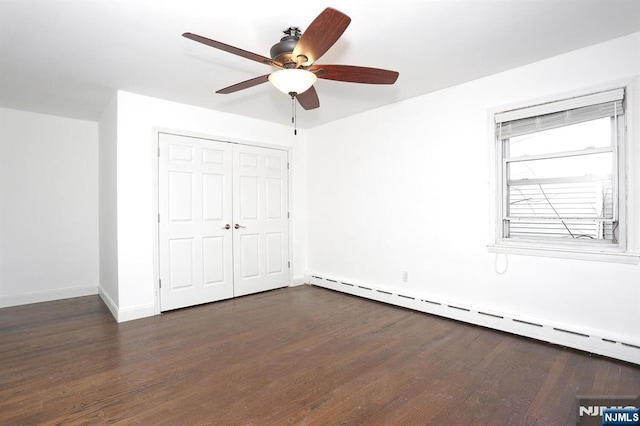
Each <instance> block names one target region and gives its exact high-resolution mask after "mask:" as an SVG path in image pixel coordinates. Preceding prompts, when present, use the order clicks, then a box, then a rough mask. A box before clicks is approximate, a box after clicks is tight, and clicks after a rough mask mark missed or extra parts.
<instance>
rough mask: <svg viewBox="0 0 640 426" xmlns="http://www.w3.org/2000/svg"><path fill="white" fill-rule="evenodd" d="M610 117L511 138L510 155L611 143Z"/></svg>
mask: <svg viewBox="0 0 640 426" xmlns="http://www.w3.org/2000/svg"><path fill="white" fill-rule="evenodd" d="M611 123H612V119H611V118H610V117H605V118H600V119H598V120H592V121H586V122H584V123H578V124H573V125H570V126H565V127H560V128H557V129H551V130H545V131H542V132H537V133H530V134H528V135H522V136H516V137H513V138H511V139H509V142H508V144H509V157H520V156H523V155H537V154H550V153H554V152H563V151H579V150H582V149H585V148H589V147H595V148H601V147H607V146H610V145H611Z"/></svg>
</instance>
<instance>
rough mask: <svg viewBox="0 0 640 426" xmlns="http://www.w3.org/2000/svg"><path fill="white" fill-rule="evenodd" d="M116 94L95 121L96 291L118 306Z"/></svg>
mask: <svg viewBox="0 0 640 426" xmlns="http://www.w3.org/2000/svg"><path fill="white" fill-rule="evenodd" d="M117 116H118V97H117V95H116V94H115V93H114V95H113V98H112V99H111V101H110V102H109V104H108V105H107V107H106V108H105V110H104V111H103V113H102V116H101V117H100V121H99V122H98V125H99V129H100V142H99V232H100V262H99V263H100V295H101V296H102V298H103V299H104V300H105V303H107V306H109V308H111V309H114V307H115V306H118V303H119V298H118V224H117V215H118V209H117V207H118V203H117V191H118V186H117V171H118V169H117V162H116V159H117V142H118V140H117V135H118V121H117Z"/></svg>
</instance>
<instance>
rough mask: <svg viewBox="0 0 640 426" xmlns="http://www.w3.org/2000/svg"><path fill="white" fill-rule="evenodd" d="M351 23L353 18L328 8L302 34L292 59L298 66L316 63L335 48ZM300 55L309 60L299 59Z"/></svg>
mask: <svg viewBox="0 0 640 426" xmlns="http://www.w3.org/2000/svg"><path fill="white" fill-rule="evenodd" d="M350 22H351V18H349V17H348V16H347V15H345V14H344V13H342V12H340V11H338V10H336V9H333V8H331V7H328V8H326V9H325V10H324V11H322V13H321V14H320V15H318V16H317V17H316V19H314V20H313V22H312V23H311V24H310V25H309V27H308V28H307V30H306V31H305V32H304V33H302V36H301V37H300V40H298V43H297V44H296V47H295V48H294V49H293V54H292V56H291V58H292V59H293V60H294V61H296V62H297V63H298V66H301V65H304V66H307V65H310V64H312V63H314V62H315V61H317V60H318V59H319V58H320V57H321V56H322V55H324V54H325V52H326V51H327V50H329V48H330V47H331V46H333V44H334V43H335V42H336V41H337V40H338V39H339V38H340V36H341V35H342V33H343V32H344V30H346V29H347V27H348V26H349V23H350ZM300 55H304V56H306V57H307V59H306V60H299V59H297V58H298V56H300Z"/></svg>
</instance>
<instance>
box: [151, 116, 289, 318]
mask: <svg viewBox="0 0 640 426" xmlns="http://www.w3.org/2000/svg"><path fill="white" fill-rule="evenodd" d="M161 133H166V134H170V135H176V136H184V137H188V138H198V139H207V140H211V141H215V142H225V143H230V144H237V145H248V146H255V147H260V148H271V149H278V150H280V151H286V152H287V163H288V165H289V167H288V168H287V186H288V188H287V192H288V195H289V197H288V198H289V199H288V203H287V204H288V206H287V208H288V211H289V213H291V211H292V206H293V202H292V199H293V197H292V195H293V191H292V189H293V183H292V182H293V181H292V173H291V171H292V170H293V158H292V155H291V154H292V148H291V147H289V146H284V145H276V144H270V143H264V142H257V141H248V140H244V139H238V138H231V137H228V136H216V135H211V134H206V133H199V132H191V131H187V130H177V129H172V128H166V127H157V126H154V127H153V128H152V143H151V155H150V158H151V162H152V169H151V171H152V173H153V176H152V178H153V187H152V189H151V190H152V202H153V209H152V217H151V218H150V220H151V223H152V224H153V226H152V229H153V235H152V237H153V242H152V246H153V292H154V298H153V299H154V314H155V315H160V314H161V311H160V232H159V227H158V216H159V214H160V200H159V190H160V175H159V173H160V167H159V163H158V162H159V155H158V152H159V151H158V150H159V148H160V143H159V139H160V134H161ZM287 225H288V234H289V238H288V239H289V262H290V265H291V266H290V267H289V271H288V272H289V273H288V281H289V283H288V285H289V286H291V285H292V283H293V261H292V258H293V254H292V252H293V232H292V230H291V217H289V221H288V223H287Z"/></svg>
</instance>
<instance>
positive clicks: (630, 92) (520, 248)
mask: <svg viewBox="0 0 640 426" xmlns="http://www.w3.org/2000/svg"><path fill="white" fill-rule="evenodd" d="M638 80H640V77H638V76H636V77H634V78H632V79H626V80H624V81H618V82H612V83H610V84H607V85H603V86H600V87H592V88H588V89H584V90H580V91H575V92H572V93H566V94H563V95H557V96H550V97H546V98H543V99H536V100H532V101H524V102H520V103H517V104H512V105H507V106H502V107H497V108H492V109H490V110H489V111H488V126H489V134H490V150H489V152H490V158H489V161H490V165H489V170H490V179H489V182H490V194H491V195H492V196H491V197H490V198H491V205H490V230H489V231H490V235H489V244H488V245H487V247H488V250H489V252H491V253H509V254H522V255H533V256H544V257H562V258H570V259H581V260H596V261H606V262H619V263H632V264H638V263H640V253H639V250H638V240H639V236H638V231H639V230H640V227H639V226H638V224H639V223H638V222H639V221H640V218H639V213H640V212H639V211H638V198H639V196H638V190H639V189H640V185H639V184H638V183H637V182H638V178H639V177H640V173H638V166H639V165H640V161H639V160H640V147H639V145H640V143H639V141H640V137H639V135H640V130H639V123H638V121H639V120H638V110H639V109H638V103H639V102H638V100H639V99H638V98H640V94H639V93H638V87H639V84H638ZM615 89H624V100H623V103H624V115H623V119H622V120H618V128H617V133H618V135H617V136H618V138H617V139H618V140H617V143H615V146H612V147H611V152H612V153H613V155H614V156H617V158H618V161H617V162H616V161H614V163H616V164H617V170H615V167H614V170H612V182H613V185H614V193H615V194H616V195H617V200H618V201H617V203H615V204H616V205H617V212H615V215H616V216H617V221H618V241H617V243H606V242H603V241H601V240H598V241H593V240H586V241H585V240H577V239H574V240H566V241H560V240H559V241H553V240H549V241H547V240H544V239H542V238H540V239H536V238H532V239H526V238H517V239H516V238H513V239H512V238H509V237H503V235H504V233H505V229H504V228H505V227H504V221H503V219H504V216H503V212H507V211H508V209H507V206H506V204H505V203H507V202H508V200H507V197H506V196H505V194H507V193H508V190H509V188H508V182H507V179H504V177H505V170H506V166H505V164H506V162H507V161H509V160H508V159H506V158H505V157H504V155H503V154H504V144H505V143H504V142H503V140H504V139H503V138H501V135H500V134H499V130H498V128H499V126H496V115H499V114H505V113H508V112H509V111H513V110H518V109H523V108H535V106H538V105H541V106H543V107H544V105H547V104H558V105H563V103H564V102H567V101H568V100H571V99H573V98H581V97H588V96H591V95H593V94H596V93H599V92H604V91H610V90H615ZM594 103H597V102H594ZM566 109H570V108H566ZM532 116H534V114H532ZM503 121H508V120H503ZM597 150H598V149H597V148H596V149H595V151H597ZM582 152H583V151H581V153H582ZM584 152H585V153H586V151H584ZM554 154H556V155H557V154H558V153H554ZM575 154H576V153H569V152H568V153H566V155H567V156H571V155H575ZM560 155H565V153H560ZM533 157H534V156H531V158H533ZM542 157H549V156H546V155H543V156H542ZM551 157H554V155H553V154H552V155H551ZM616 216H614V217H616Z"/></svg>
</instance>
